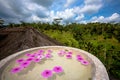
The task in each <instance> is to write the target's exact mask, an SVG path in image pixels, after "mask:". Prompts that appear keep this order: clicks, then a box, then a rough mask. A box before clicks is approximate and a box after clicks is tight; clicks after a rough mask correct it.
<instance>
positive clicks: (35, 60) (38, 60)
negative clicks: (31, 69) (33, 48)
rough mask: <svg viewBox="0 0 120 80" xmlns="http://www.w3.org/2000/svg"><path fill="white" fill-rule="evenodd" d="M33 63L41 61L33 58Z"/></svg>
mask: <svg viewBox="0 0 120 80" xmlns="http://www.w3.org/2000/svg"><path fill="white" fill-rule="evenodd" d="M33 61H34V62H40V61H41V59H39V58H35V59H34V60H33Z"/></svg>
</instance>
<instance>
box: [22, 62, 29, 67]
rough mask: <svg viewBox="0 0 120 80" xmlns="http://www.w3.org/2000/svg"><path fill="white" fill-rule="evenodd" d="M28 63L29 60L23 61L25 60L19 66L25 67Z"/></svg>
mask: <svg viewBox="0 0 120 80" xmlns="http://www.w3.org/2000/svg"><path fill="white" fill-rule="evenodd" d="M29 65H30V62H29V61H25V62H23V63H21V64H20V66H21V67H23V68H26V67H28V66H29Z"/></svg>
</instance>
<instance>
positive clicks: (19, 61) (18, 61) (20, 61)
mask: <svg viewBox="0 0 120 80" xmlns="http://www.w3.org/2000/svg"><path fill="white" fill-rule="evenodd" d="M24 61H25V60H24V59H18V60H16V62H17V63H19V64H21V63H22V62H24Z"/></svg>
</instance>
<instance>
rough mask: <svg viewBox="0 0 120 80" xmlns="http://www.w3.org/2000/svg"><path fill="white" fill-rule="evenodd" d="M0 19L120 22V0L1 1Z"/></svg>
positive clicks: (17, 21) (7, 21) (16, 21)
mask: <svg viewBox="0 0 120 80" xmlns="http://www.w3.org/2000/svg"><path fill="white" fill-rule="evenodd" d="M0 18H2V19H4V21H5V22H6V23H20V21H24V22H39V21H41V22H50V23H51V22H53V20H54V19H57V18H62V21H61V23H63V24H64V23H75V22H77V23H85V24H86V23H90V22H91V23H93V22H101V23H111V22H114V23H119V22H120V0H0Z"/></svg>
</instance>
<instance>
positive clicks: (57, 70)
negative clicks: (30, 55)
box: [53, 66, 63, 73]
mask: <svg viewBox="0 0 120 80" xmlns="http://www.w3.org/2000/svg"><path fill="white" fill-rule="evenodd" d="M53 71H54V72H56V73H61V72H63V69H62V67H61V66H55V67H54V68H53Z"/></svg>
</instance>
